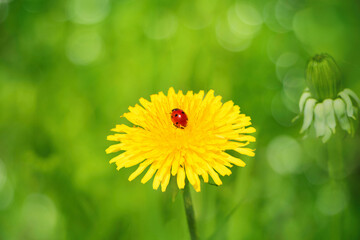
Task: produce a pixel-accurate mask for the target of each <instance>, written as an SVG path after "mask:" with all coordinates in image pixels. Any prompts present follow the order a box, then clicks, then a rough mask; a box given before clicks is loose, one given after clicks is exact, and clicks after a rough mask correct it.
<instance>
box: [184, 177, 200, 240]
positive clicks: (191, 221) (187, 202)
mask: <svg viewBox="0 0 360 240" xmlns="http://www.w3.org/2000/svg"><path fill="white" fill-rule="evenodd" d="M183 198H184V207H185V213H186V218H187V223H188V227H189V232H190V237H191V240H197V239H198V236H197V231H196V222H195V213H194V207H193V203H192V200H191V194H190V187H189V182H186V183H185V188H184V191H183Z"/></svg>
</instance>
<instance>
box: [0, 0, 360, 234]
mask: <svg viewBox="0 0 360 240" xmlns="http://www.w3.org/2000/svg"><path fill="white" fill-rule="evenodd" d="M359 12H360V2H359V1H358V0H344V1H342V0H322V1H310V0H305V1H302V0H254V1H244V0H239V1H230V0H221V1H220V0H198V1H178V2H177V1H164V0H157V1H135V0H119V1H115V0H113V1H110V0H66V1H55V0H13V1H11V0H0V239H189V238H190V237H189V234H188V231H187V225H186V218H185V213H184V209H183V203H182V198H181V196H180V195H179V196H177V197H176V198H175V200H174V201H173V200H172V191H171V186H170V187H169V188H168V191H167V192H166V193H162V192H161V191H159V190H158V191H154V190H153V189H152V184H151V183H147V184H145V185H143V184H141V183H140V180H139V179H136V180H134V181H133V182H129V181H128V180H127V178H128V176H129V175H130V173H131V172H132V171H134V169H135V168H136V167H133V168H130V169H125V170H124V169H122V170H121V171H120V172H118V171H116V166H115V165H109V163H108V161H109V160H110V159H111V157H112V156H109V155H106V154H105V149H106V148H107V147H108V146H109V145H110V144H111V143H110V142H108V141H106V136H107V135H108V134H109V133H110V131H109V129H111V128H112V127H114V126H115V124H118V123H120V122H121V121H123V120H120V118H119V116H120V115H121V114H123V113H124V112H126V111H127V108H128V106H133V105H135V104H136V103H137V102H138V99H139V98H140V97H145V98H148V97H149V95H150V94H153V93H157V92H159V91H165V92H166V91H167V90H168V88H169V87H171V86H173V87H174V88H175V89H176V90H180V89H181V90H183V91H187V90H194V91H196V92H197V91H199V90H205V91H207V90H209V89H214V90H215V93H216V94H219V95H221V96H222V97H223V100H224V101H227V100H233V101H234V102H235V103H236V104H238V105H239V106H240V107H241V110H242V112H243V113H246V114H247V115H250V116H251V117H252V119H253V120H252V121H253V125H254V126H255V127H256V128H257V130H258V131H257V133H256V137H257V142H256V143H255V144H253V145H252V147H253V148H256V149H257V150H256V154H257V155H256V157H255V158H246V159H245V161H246V162H247V166H246V167H245V168H236V167H235V168H233V169H232V171H233V174H232V175H231V176H230V177H225V178H223V182H224V184H223V186H221V187H215V186H212V185H205V184H203V185H202V191H201V192H200V193H195V192H193V198H194V201H195V202H194V204H195V211H196V215H197V221H198V228H199V233H200V236H201V238H202V239H207V238H211V239H360V228H359V225H360V205H359V202H360V191H359V180H360V176H359V173H360V172H359V170H360V168H359V163H360V159H359V156H360V152H359V151H360V150H359V143H360V138H359V134H358V133H357V134H356V135H355V136H354V137H353V138H351V137H347V136H345V135H343V136H337V137H336V138H337V140H336V139H334V140H333V143H332V145H331V144H328V145H323V144H322V143H321V142H320V141H319V140H316V139H313V138H309V139H302V136H300V135H299V134H298V131H299V129H300V124H301V121H298V122H295V123H292V122H291V119H292V118H293V117H294V116H296V115H297V113H298V107H297V102H298V99H299V96H300V94H301V92H302V90H303V89H304V87H305V84H304V69H305V64H306V61H307V60H308V59H309V58H310V57H311V56H312V55H314V54H316V53H321V52H327V53H329V54H331V55H332V56H333V57H334V58H335V59H336V60H337V62H338V64H339V66H340V68H341V69H342V71H343V74H344V85H345V86H347V87H349V88H351V89H353V90H354V91H355V92H357V93H358V94H359V93H360V81H359V76H360V57H359V56H360V48H359V42H360V29H359V28H360V27H359V24H360V14H359ZM329 146H330V147H329ZM331 146H333V147H331ZM334 146H335V147H334ZM334 149H337V150H336V151H335V150H334ZM334 151H335V153H336V154H337V155H336V158H337V159H338V162H340V163H342V165H343V168H342V169H340V170H339V171H338V174H337V176H336V180H331V179H330V178H329V175H328V171H327V168H328V167H327V159H328V158H330V157H334V154H335V153H334Z"/></svg>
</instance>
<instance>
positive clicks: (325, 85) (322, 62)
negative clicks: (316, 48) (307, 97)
mask: <svg viewBox="0 0 360 240" xmlns="http://www.w3.org/2000/svg"><path fill="white" fill-rule="evenodd" d="M306 83H307V85H308V87H309V90H310V92H311V95H312V96H313V97H314V98H315V99H317V100H318V101H323V100H324V99H327V98H331V99H334V98H336V97H337V94H338V93H339V92H340V91H341V72H340V69H339V67H338V65H337V64H336V62H335V60H334V59H333V58H332V57H331V56H330V55H328V54H326V53H324V54H318V55H315V56H314V57H313V58H311V59H310V61H309V62H308V65H307V69H306Z"/></svg>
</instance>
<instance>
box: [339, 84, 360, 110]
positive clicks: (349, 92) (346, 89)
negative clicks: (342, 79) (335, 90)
mask: <svg viewBox="0 0 360 240" xmlns="http://www.w3.org/2000/svg"><path fill="white" fill-rule="evenodd" d="M343 92H344V93H346V94H347V95H349V96H350V97H352V98H353V99H354V100H355V102H356V103H357V105H358V107H360V99H359V97H358V96H357V95H356V93H355V92H354V91H352V90H351V89H349V88H345V89H344V90H343Z"/></svg>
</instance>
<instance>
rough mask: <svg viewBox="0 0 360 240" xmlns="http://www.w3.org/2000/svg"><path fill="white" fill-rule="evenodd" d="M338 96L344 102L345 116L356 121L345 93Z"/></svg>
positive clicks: (349, 100)
mask: <svg viewBox="0 0 360 240" xmlns="http://www.w3.org/2000/svg"><path fill="white" fill-rule="evenodd" d="M339 96H340V97H341V98H342V99H343V100H344V102H345V104H346V112H347V115H348V116H349V117H351V118H353V119H356V118H355V116H354V109H353V105H352V102H351V99H350V97H349V95H347V94H346V93H345V92H340V93H339Z"/></svg>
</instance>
